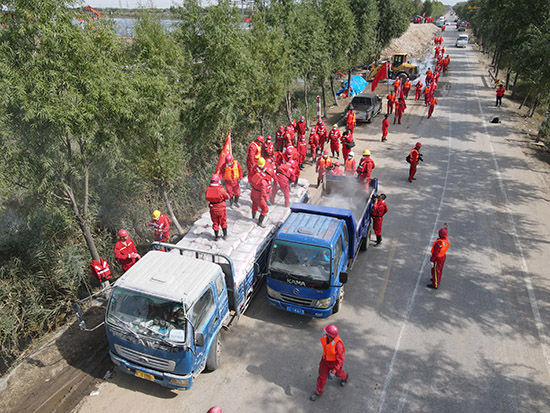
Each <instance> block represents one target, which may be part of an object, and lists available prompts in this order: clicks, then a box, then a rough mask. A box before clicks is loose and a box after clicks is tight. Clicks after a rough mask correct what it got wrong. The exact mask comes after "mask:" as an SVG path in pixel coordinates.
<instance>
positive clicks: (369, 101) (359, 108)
mask: <svg viewBox="0 0 550 413" xmlns="http://www.w3.org/2000/svg"><path fill="white" fill-rule="evenodd" d="M351 106H353V109H354V110H355V111H356V120H357V121H360V120H362V121H366V122H368V123H370V122H372V118H374V117H375V116H376V115H378V114H379V113H380V112H381V111H382V98H380V96H378V95H376V94H374V93H361V94H359V95H357V96H355V97H354V98H353V99H352V101H351V103H350V104H349V105H348V107H347V108H346V111H345V112H344V113H347V112H348V110H349V109H350V107H351Z"/></svg>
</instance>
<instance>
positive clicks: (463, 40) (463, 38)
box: [455, 34, 468, 47]
mask: <svg viewBox="0 0 550 413" xmlns="http://www.w3.org/2000/svg"><path fill="white" fill-rule="evenodd" d="M455 46H456V47H466V46H468V35H467V34H459V35H458V38H457V39H456V43H455Z"/></svg>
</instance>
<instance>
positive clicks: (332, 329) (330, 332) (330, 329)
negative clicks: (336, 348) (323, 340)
mask: <svg viewBox="0 0 550 413" xmlns="http://www.w3.org/2000/svg"><path fill="white" fill-rule="evenodd" d="M323 330H324V331H325V333H326V335H327V336H329V337H332V338H334V337H336V336H337V335H338V327H336V326H335V325H334V324H329V325H326V326H325V328H323Z"/></svg>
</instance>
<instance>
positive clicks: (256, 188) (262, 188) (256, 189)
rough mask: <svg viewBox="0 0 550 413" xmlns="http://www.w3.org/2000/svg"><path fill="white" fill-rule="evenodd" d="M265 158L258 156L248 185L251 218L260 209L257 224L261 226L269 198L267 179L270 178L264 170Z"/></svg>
mask: <svg viewBox="0 0 550 413" xmlns="http://www.w3.org/2000/svg"><path fill="white" fill-rule="evenodd" d="M265 163H266V162H265V159H264V158H262V157H260V158H259V159H258V164H257V166H258V168H256V172H255V173H254V174H253V175H252V178H250V177H249V179H250V186H251V188H252V190H251V191H250V199H251V200H252V219H256V212H258V209H260V217H259V218H258V225H259V226H261V227H263V226H264V224H263V222H264V219H265V216H266V215H267V213H268V212H269V208H268V207H267V200H268V198H269V195H270V194H269V192H270V189H269V182H268V181H269V180H271V178H270V177H269V175H268V174H267V173H266V170H265Z"/></svg>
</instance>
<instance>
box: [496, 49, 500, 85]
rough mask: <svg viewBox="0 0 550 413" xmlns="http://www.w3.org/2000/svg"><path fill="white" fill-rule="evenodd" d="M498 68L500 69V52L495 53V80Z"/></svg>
mask: <svg viewBox="0 0 550 413" xmlns="http://www.w3.org/2000/svg"><path fill="white" fill-rule="evenodd" d="M499 69H500V53H499V54H498V55H497V61H496V63H495V82H496V81H497V80H498V71H499Z"/></svg>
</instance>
